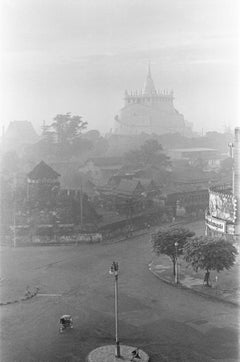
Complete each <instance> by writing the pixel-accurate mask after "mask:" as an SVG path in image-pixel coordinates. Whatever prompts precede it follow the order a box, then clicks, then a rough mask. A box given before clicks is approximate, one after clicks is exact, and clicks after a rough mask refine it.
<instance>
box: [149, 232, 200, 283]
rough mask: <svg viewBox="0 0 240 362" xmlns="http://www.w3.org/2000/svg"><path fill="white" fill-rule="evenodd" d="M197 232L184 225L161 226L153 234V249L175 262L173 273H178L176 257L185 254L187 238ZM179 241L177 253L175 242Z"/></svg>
mask: <svg viewBox="0 0 240 362" xmlns="http://www.w3.org/2000/svg"><path fill="white" fill-rule="evenodd" d="M194 235H195V233H194V232H193V231H190V230H188V229H185V228H183V227H176V226H175V227H171V228H168V229H165V228H161V229H160V230H159V231H158V232H157V233H156V234H154V235H153V236H152V245H153V251H154V252H155V254H157V256H159V255H161V254H165V255H167V256H169V257H170V259H171V260H172V263H173V275H174V276H175V274H176V268H175V266H176V258H177V256H179V255H182V254H183V247H184V245H185V243H186V242H187V240H188V239H189V238H191V237H192V236H194ZM176 242H177V243H178V246H177V253H176V246H175V243H176Z"/></svg>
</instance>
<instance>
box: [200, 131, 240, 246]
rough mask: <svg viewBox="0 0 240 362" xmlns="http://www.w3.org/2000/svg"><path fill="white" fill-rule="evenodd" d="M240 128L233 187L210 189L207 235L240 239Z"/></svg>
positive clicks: (236, 141)
mask: <svg viewBox="0 0 240 362" xmlns="http://www.w3.org/2000/svg"><path fill="white" fill-rule="evenodd" d="M239 141H240V128H235V140H234V147H233V161H234V162H233V178H232V187H231V186H229V187H226V186H225V185H223V186H215V187H212V188H210V189H209V207H208V209H207V211H206V215H205V220H206V234H207V235H216V236H221V235H222V236H225V237H228V238H229V237H234V238H235V239H236V240H239V237H240V177H239V176H240V142H239Z"/></svg>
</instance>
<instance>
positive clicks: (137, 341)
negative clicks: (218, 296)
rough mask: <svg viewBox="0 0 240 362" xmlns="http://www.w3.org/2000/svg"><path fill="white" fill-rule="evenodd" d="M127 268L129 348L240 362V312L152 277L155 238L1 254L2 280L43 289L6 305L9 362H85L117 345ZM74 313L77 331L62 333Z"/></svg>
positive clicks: (4, 351) (194, 361)
mask: <svg viewBox="0 0 240 362" xmlns="http://www.w3.org/2000/svg"><path fill="white" fill-rule="evenodd" d="M113 260H117V261H118V262H119V266H120V276H119V320H120V322H119V324H120V327H119V328H120V333H119V334H120V340H121V342H122V343H123V344H130V345H136V346H139V347H140V348H142V349H144V350H145V351H146V352H147V353H148V354H149V355H150V356H151V361H152V362H161V361H171V362H174V361H184V362H188V361H189V362H190V361H191V362H204V361H206V362H207V361H222V362H223V361H228V362H233V361H239V354H238V309H237V307H234V306H230V305H227V304H223V303H221V302H216V301H211V300H208V299H205V298H203V297H201V296H198V295H196V294H192V293H191V292H189V291H185V290H181V289H177V288H174V287H172V286H170V285H167V284H165V283H163V282H161V281H160V280H159V279H157V278H156V277H155V276H154V275H152V274H151V273H150V272H149V271H148V264H149V263H150V262H151V260H152V254H151V245H150V242H149V237H147V236H142V237H139V238H135V239H132V240H128V241H125V242H121V243H115V244H103V245H99V244H95V245H80V246H68V247H67V246H62V247H36V248H33V247H29V248H19V249H16V250H11V249H8V250H7V249H5V250H3V251H2V252H1V261H2V274H3V275H2V277H3V278H8V280H12V281H13V280H15V282H16V280H18V281H19V283H25V284H23V285H29V286H30V287H32V286H38V287H39V288H40V291H39V293H40V295H39V296H37V297H35V298H33V299H31V300H29V301H26V302H21V303H18V304H13V305H7V306H2V307H1V361H2V362H13V361H17V362H28V361H39V362H54V361H62V362H70V361H84V360H85V357H86V355H87V354H88V353H89V352H90V351H91V350H92V349H94V348H96V347H97V346H100V345H103V344H112V343H114V288H113V286H114V280H113V277H112V276H111V275H109V273H108V270H109V267H110V265H111V264H112V261H113ZM68 313H69V314H72V316H73V319H74V329H73V330H67V331H65V332H64V333H63V334H59V333H58V319H59V317H60V315H62V314H68Z"/></svg>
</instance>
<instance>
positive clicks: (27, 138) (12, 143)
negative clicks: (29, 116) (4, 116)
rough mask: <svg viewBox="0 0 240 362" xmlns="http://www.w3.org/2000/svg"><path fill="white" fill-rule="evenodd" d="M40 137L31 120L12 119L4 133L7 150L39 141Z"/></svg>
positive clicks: (3, 137)
mask: <svg viewBox="0 0 240 362" xmlns="http://www.w3.org/2000/svg"><path fill="white" fill-rule="evenodd" d="M39 139H40V137H39V136H38V135H37V133H36V132H35V130H34V128H33V125H32V123H31V122H29V121H12V122H10V124H9V126H8V128H7V130H6V132H5V133H4V134H3V135H2V142H3V147H4V150H5V151H8V150H16V149H19V148H21V147H22V146H24V145H27V144H33V143H36V142H38V141H39Z"/></svg>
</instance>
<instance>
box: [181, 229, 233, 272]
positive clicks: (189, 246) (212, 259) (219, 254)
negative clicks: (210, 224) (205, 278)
mask: <svg viewBox="0 0 240 362" xmlns="http://www.w3.org/2000/svg"><path fill="white" fill-rule="evenodd" d="M183 252H184V255H185V260H186V261H187V262H188V263H190V264H191V266H192V268H193V269H194V270H195V271H198V269H202V270H206V271H210V270H216V271H217V272H219V271H221V270H224V269H227V270H228V269H230V268H231V267H232V266H233V264H234V261H235V258H236V255H237V253H238V252H237V249H236V248H235V246H234V245H232V244H231V243H230V242H229V241H227V240H225V239H223V238H214V237H210V236H200V237H195V238H193V239H191V240H189V241H187V242H186V244H185V245H184V250H183Z"/></svg>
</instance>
